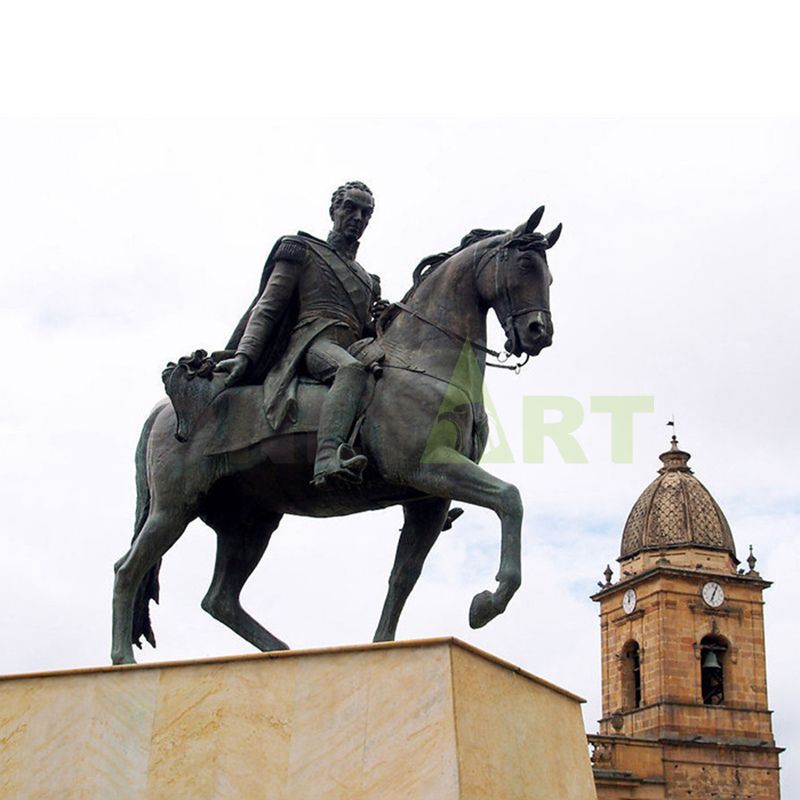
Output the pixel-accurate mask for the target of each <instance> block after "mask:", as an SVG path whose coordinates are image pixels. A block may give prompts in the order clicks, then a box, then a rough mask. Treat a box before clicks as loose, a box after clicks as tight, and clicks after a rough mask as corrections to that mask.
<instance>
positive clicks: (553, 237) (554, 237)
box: [544, 222, 561, 250]
mask: <svg viewBox="0 0 800 800" xmlns="http://www.w3.org/2000/svg"><path fill="white" fill-rule="evenodd" d="M559 236H561V223H560V222H559V223H558V225H556V227H555V228H553V230H551V231H550V233H548V234H547V236H545V237H544V238H545V239H546V240H547V248H546V249H547V250H549V249H550V248H551V247H552V246H553V245H554V244H555V243H556V242H557V241H558V237H559Z"/></svg>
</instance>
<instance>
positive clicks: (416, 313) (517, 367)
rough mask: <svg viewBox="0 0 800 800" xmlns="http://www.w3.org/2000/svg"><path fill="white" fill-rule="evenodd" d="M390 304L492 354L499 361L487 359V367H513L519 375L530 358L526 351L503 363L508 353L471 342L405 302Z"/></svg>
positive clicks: (456, 338) (448, 334)
mask: <svg viewBox="0 0 800 800" xmlns="http://www.w3.org/2000/svg"><path fill="white" fill-rule="evenodd" d="M392 306H393V307H394V308H399V309H400V310H401V311H405V312H406V314H410V315H411V316H412V317H416V319H418V320H419V321H420V322H424V323H425V324H426V325H430V326H431V327H432V328H436V330H437V331H439V332H441V333H443V334H444V335H445V336H449V337H450V338H451V339H455V340H456V341H457V342H461V343H462V344H469V345H471V346H472V347H474V348H475V349H476V350H480V351H481V352H482V353H486V355H489V356H492V357H493V358H496V359H497V360H498V361H499V362H500V363H499V364H492V363H491V362H490V361H487V362H486V366H487V367H495V368H496V369H513V370H514V372H515V373H516V374H517V375H519V371H520V370H521V369H522V368H523V367H524V366H525V365H526V364H527V363H528V361H529V359H530V356H529V355H528V354H527V353H526V354H525V360H524V361H520V362H518V363H517V364H504V363H503V362H504V361H507V360H508V357H509V356H508V353H500V352H498V351H497V350H492V349H491V348H490V347H486V346H485V345H482V344H480V343H479V342H473V341H472V339H469V338H467V337H466V336H464V335H463V334H461V333H456V332H455V331H451V330H450V328H446V327H445V326H444V325H441V324H439V323H438V322H434V321H433V320H432V319H428V317H426V316H425V315H424V314H420V313H419V311H415V310H414V309H413V308H411V306H408V305H406V304H405V303H392ZM519 313H527V312H519ZM515 316H516V315H515Z"/></svg>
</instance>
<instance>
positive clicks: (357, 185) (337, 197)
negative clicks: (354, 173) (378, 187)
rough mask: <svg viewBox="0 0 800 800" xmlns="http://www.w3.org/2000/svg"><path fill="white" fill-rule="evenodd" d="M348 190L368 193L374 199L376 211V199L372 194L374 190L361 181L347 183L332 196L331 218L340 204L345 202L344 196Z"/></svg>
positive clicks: (373, 203) (373, 204)
mask: <svg viewBox="0 0 800 800" xmlns="http://www.w3.org/2000/svg"><path fill="white" fill-rule="evenodd" d="M348 189H359V190H360V191H362V192H366V193H367V194H368V195H369V196H370V198H372V209H373V211H374V210H375V197H374V195H373V194H372V189H370V188H369V186H367V184H366V183H362V182H361V181H348V182H347V183H345V184H343V185H342V186H340V187H339V188H338V189H337V190H336V191H335V192H334V193H333V194H332V195H331V207H330V215H331V218H332V217H333V210H334V209H335V208H336V206H338V205H339V204H340V203H342V202H343V201H344V196H345V194H346V192H347V190H348Z"/></svg>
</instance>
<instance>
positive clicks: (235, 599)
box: [201, 514, 289, 651]
mask: <svg viewBox="0 0 800 800" xmlns="http://www.w3.org/2000/svg"><path fill="white" fill-rule="evenodd" d="M280 521H281V515H280V514H274V515H271V516H270V517H268V518H267V519H261V520H259V521H258V523H254V522H242V521H241V520H235V521H234V520H231V521H226V522H222V521H217V520H215V521H214V522H213V524H212V527H213V528H214V530H215V531H216V532H217V562H216V565H215V566H214V577H213V579H212V581H211V586H210V587H209V589H208V592H207V593H206V596H205V597H204V598H203V602H202V603H201V605H202V607H203V610H204V611H207V612H208V613H209V614H211V616H212V617H214V619H216V620H218V621H219V622H221V623H222V624H223V625H227V626H228V627H229V628H230V629H231V630H232V631H233V632H234V633H238V634H239V636H241V637H242V638H243V639H247V641H248V642H250V643H251V644H252V645H254V646H255V647H257V648H258V649H259V650H264V651H266V650H288V649H289V647H288V645H287V644H285V643H284V642H282V641H281V640H280V639H278V638H277V637H276V636H273V635H272V634H271V633H270V632H269V631H268V630H267V629H266V628H264V627H263V626H262V625H260V624H259V623H258V622H256V620H254V619H253V618H252V617H251V616H250V615H249V614H248V613H247V612H246V611H245V610H244V609H243V608H242V605H241V603H240V601H239V595H240V594H241V592H242V587H243V586H244V584H245V582H246V581H247V579H248V578H249V577H250V575H251V574H252V572H253V570H254V569H255V568H256V566H257V565H258V562H259V561H260V560H261V556H263V555H264V551H265V550H266V549H267V545H268V544H269V540H270V537H271V536H272V533H273V531H274V530H275V529H276V528H277V527H278V523H279V522H280Z"/></svg>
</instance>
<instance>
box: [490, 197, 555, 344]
mask: <svg viewBox="0 0 800 800" xmlns="http://www.w3.org/2000/svg"><path fill="white" fill-rule="evenodd" d="M542 214H544V206H542V207H541V208H537V209H536V211H534V212H533V214H531V216H530V218H529V219H528V221H527V222H526V223H524V224H523V225H520V226H519V227H518V228H515V229H514V230H513V231H510V232H509V233H507V234H504V236H502V237H497V238H494V237H493V238H492V239H491V240H490V241H489V243H488V244H489V247H488V248H487V249H486V251H485V253H484V255H483V257H482V258H481V261H480V264H479V267H478V270H479V275H478V286H479V290H480V293H481V295H482V297H483V299H484V301H485V302H486V303H488V304H489V305H490V306H491V307H492V308H494V310H495V313H496V314H497V318H498V319H499V320H500V324H501V325H502V326H503V330H504V331H505V334H506V351H507V352H509V353H513V354H514V355H515V356H520V355H522V354H523V353H526V354H528V355H531V356H536V355H538V354H539V353H540V352H541V351H542V350H543V349H544V348H545V347H549V346H550V345H551V344H552V342H553V321H552V318H551V316H550V284H551V283H552V282H553V278H552V276H551V275H550V267H549V266H548V265H547V250H548V249H549V248H551V247H552V246H553V245H554V244H555V243H556V241H558V237H559V236H560V235H561V225H560V224H559V225H558V226H557V227H556V228H555V229H554V230H552V231H551V232H550V233H548V234H543V233H538V232H537V231H536V226H537V225H538V224H539V222H540V220H541V218H542Z"/></svg>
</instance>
